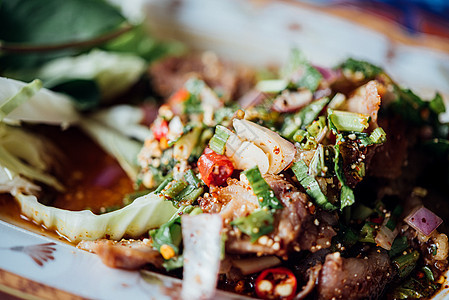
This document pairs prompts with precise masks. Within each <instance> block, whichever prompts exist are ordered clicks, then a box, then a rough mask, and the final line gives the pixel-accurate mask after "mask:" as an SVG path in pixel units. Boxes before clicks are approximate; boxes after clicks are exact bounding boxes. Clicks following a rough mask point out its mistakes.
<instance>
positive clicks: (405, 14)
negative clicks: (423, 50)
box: [302, 0, 449, 38]
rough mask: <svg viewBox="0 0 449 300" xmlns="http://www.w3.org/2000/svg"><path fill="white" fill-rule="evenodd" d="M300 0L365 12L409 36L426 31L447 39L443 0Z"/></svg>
mask: <svg viewBox="0 0 449 300" xmlns="http://www.w3.org/2000/svg"><path fill="white" fill-rule="evenodd" d="M302 2H305V3H309V4H315V5H318V6H323V7H324V6H332V7H334V8H339V9H346V10H349V11H354V12H357V11H360V12H364V13H369V14H372V15H375V16H378V17H380V18H382V19H383V20H385V21H386V22H391V23H394V24H396V25H397V26H400V27H402V28H403V29H404V30H405V31H406V32H407V33H408V34H410V35H420V34H430V35H435V36H439V37H442V38H449V1H447V0H317V1H307V0H303V1H302Z"/></svg>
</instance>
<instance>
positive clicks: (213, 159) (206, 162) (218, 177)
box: [198, 147, 234, 186]
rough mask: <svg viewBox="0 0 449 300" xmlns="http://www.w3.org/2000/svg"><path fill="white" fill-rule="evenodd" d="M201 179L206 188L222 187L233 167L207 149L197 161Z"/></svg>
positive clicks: (222, 156)
mask: <svg viewBox="0 0 449 300" xmlns="http://www.w3.org/2000/svg"><path fill="white" fill-rule="evenodd" d="M198 169H199V171H200V174H201V179H202V180H203V181H204V183H205V184H206V185H207V186H210V185H217V186H218V185H222V184H223V183H225V182H226V179H228V177H230V176H231V174H232V172H233V171H234V165H233V164H232V162H231V161H230V160H229V158H227V157H226V156H224V155H220V154H217V153H215V152H214V151H213V150H212V149H210V148H209V147H207V148H206V149H205V150H204V152H203V154H202V155H201V156H200V158H199V159H198Z"/></svg>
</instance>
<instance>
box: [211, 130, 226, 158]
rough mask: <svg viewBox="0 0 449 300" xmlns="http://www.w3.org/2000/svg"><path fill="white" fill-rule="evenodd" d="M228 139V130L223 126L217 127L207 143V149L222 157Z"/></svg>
mask: <svg viewBox="0 0 449 300" xmlns="http://www.w3.org/2000/svg"><path fill="white" fill-rule="evenodd" d="M228 138H229V129H227V128H226V127H224V126H221V125H217V127H215V134H214V135H213V137H212V138H211V139H210V141H209V147H210V148H211V149H212V150H213V151H214V152H215V153H217V154H221V155H223V154H224V153H225V150H226V142H227V141H228Z"/></svg>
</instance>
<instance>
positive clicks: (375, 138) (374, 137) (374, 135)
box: [369, 127, 387, 144]
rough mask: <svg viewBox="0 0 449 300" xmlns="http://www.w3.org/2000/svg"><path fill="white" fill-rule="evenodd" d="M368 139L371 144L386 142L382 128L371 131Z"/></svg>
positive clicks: (385, 135)
mask: <svg viewBox="0 0 449 300" xmlns="http://www.w3.org/2000/svg"><path fill="white" fill-rule="evenodd" d="M369 138H370V140H371V141H372V143H373V144H382V143H385V142H386V141H387V134H386V133H385V131H384V130H383V129H382V127H377V128H376V129H374V130H373V132H371V134H370V136H369Z"/></svg>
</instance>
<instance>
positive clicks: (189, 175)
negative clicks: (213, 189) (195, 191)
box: [184, 170, 203, 188]
mask: <svg viewBox="0 0 449 300" xmlns="http://www.w3.org/2000/svg"><path fill="white" fill-rule="evenodd" d="M184 179H185V180H186V181H187V182H188V183H189V184H191V185H193V186H195V187H197V188H199V187H200V186H202V185H203V182H202V181H201V180H200V179H199V178H198V177H197V176H196V175H195V173H194V172H193V171H192V170H188V171H187V172H186V173H185V174H184Z"/></svg>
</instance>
